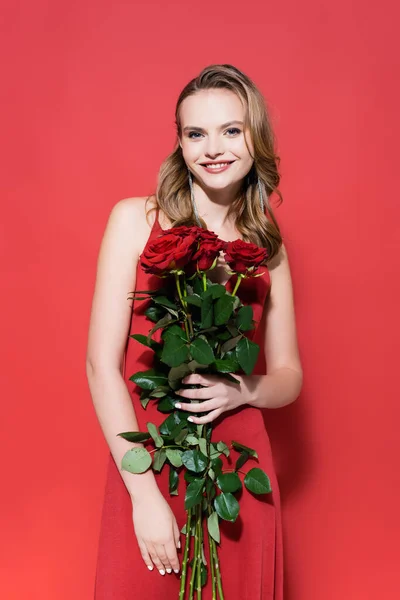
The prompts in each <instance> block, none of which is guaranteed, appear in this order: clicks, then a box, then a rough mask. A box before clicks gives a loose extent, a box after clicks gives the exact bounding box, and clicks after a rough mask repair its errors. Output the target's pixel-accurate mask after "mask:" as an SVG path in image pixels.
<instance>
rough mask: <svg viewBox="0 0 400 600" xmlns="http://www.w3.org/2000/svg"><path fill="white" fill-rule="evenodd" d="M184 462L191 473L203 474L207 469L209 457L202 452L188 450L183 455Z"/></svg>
mask: <svg viewBox="0 0 400 600" xmlns="http://www.w3.org/2000/svg"><path fill="white" fill-rule="evenodd" d="M182 462H183V464H184V465H185V467H186V468H187V469H189V471H193V472H194V473H202V472H203V471H204V470H205V468H206V467H207V463H208V460H207V457H206V456H204V454H203V453H202V452H200V450H186V451H185V452H184V453H183V454H182Z"/></svg>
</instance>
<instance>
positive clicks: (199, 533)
mask: <svg viewBox="0 0 400 600" xmlns="http://www.w3.org/2000/svg"><path fill="white" fill-rule="evenodd" d="M197 510H198V516H197V536H198V538H199V540H198V545H197V600H201V563H202V562H203V557H202V552H201V550H202V544H203V535H202V534H203V524H202V506H201V503H200V504H199V506H198V509H197Z"/></svg>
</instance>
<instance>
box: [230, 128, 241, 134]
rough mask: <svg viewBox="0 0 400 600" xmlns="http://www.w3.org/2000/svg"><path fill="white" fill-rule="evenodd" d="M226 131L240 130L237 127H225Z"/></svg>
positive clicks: (238, 131)
mask: <svg viewBox="0 0 400 600" xmlns="http://www.w3.org/2000/svg"><path fill="white" fill-rule="evenodd" d="M227 131H236V132H237V133H240V132H241V130H240V129H238V128H237V127H231V128H230V129H227Z"/></svg>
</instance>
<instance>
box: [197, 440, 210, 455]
mask: <svg viewBox="0 0 400 600" xmlns="http://www.w3.org/2000/svg"><path fill="white" fill-rule="evenodd" d="M199 449H200V452H202V453H203V454H204V456H208V448H207V440H206V439H204V438H203V437H201V438H199Z"/></svg>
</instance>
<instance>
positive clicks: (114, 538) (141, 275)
mask: <svg viewBox="0 0 400 600" xmlns="http://www.w3.org/2000/svg"><path fill="white" fill-rule="evenodd" d="M161 231H162V229H161V227H160V224H159V222H158V212H157V215H156V218H155V221H154V225H153V227H152V230H151V233H150V236H149V240H148V242H147V243H149V242H150V241H151V240H153V239H154V238H155V237H156V236H157V235H159V233H160V232H161ZM264 271H265V272H264V275H263V276H261V277H255V278H249V279H245V280H243V281H242V283H241V284H240V287H239V290H238V296H239V297H240V298H241V300H242V301H243V302H244V303H245V304H251V305H252V307H253V311H254V319H255V321H256V329H255V330H253V331H252V339H253V340H254V341H256V342H257V343H258V344H260V355H259V360H258V363H257V365H256V368H255V370H254V373H255V374H265V372H266V370H265V357H264V353H263V330H264V329H265V327H264V324H263V323H262V324H260V323H259V321H260V319H261V316H262V310H263V305H264V302H265V301H266V299H267V296H268V293H269V289H270V276H269V272H268V269H267V268H266V267H264ZM235 279H236V276H232V277H231V279H230V280H229V281H228V282H227V284H226V287H227V289H228V290H229V291H230V292H232V290H233V286H234V283H235ZM161 282H162V280H161V279H159V278H158V277H155V276H152V275H148V274H146V273H145V272H144V271H143V269H142V268H141V265H140V261H139V262H138V267H137V277H136V289H138V290H146V289H155V288H156V287H158V286H160V284H161ZM147 305H148V303H147V301H143V300H139V301H137V302H136V303H135V304H134V307H133V316H132V322H131V330H130V333H131V334H132V333H142V334H146V335H147V333H148V331H149V329H150V328H151V322H150V321H149V320H148V319H147V318H146V316H145V315H144V310H145V309H146V307H147ZM157 334H160V331H157V332H156V334H155V335H154V339H157V340H158V339H159V337H158V336H157ZM152 356H153V352H152V351H151V350H148V349H146V348H145V347H144V346H143V345H141V344H139V343H138V342H137V341H135V340H134V339H133V338H128V342H127V348H126V355H125V369H124V380H125V383H126V385H127V387H128V390H129V392H130V394H131V397H132V402H133V404H134V406H135V413H136V416H137V420H138V423H139V428H140V431H147V428H146V423H147V422H148V421H150V422H152V423H155V424H156V425H160V423H161V422H162V421H163V420H164V419H165V418H166V417H167V416H168V415H167V414H163V413H161V412H160V411H158V410H157V404H156V402H152V401H151V402H150V403H149V404H148V406H147V408H146V409H144V408H143V407H142V405H141V404H140V401H139V392H140V390H139V388H137V387H136V385H135V384H134V383H133V382H132V381H129V377H130V376H131V375H133V374H134V373H136V372H137V371H142V370H146V369H148V368H150V367H151V365H152ZM220 440H222V441H224V442H225V443H227V444H228V445H230V442H231V440H237V441H238V442H240V443H242V444H245V445H246V446H250V447H251V448H254V449H255V450H256V451H257V453H258V457H259V460H258V463H257V461H255V460H254V459H250V460H249V461H248V462H247V463H246V464H245V465H244V466H243V467H242V470H243V471H245V472H247V471H248V470H249V469H251V468H252V467H254V466H259V467H260V468H262V469H264V471H265V472H266V473H267V474H268V476H269V478H270V481H271V487H272V493H271V494H267V495H262V496H257V497H256V496H253V495H252V494H251V493H250V492H248V491H247V490H246V489H244V490H243V492H241V493H239V495H237V498H238V500H239V504H240V513H239V516H238V518H237V520H236V521H235V523H231V522H227V521H222V520H221V521H220V531H221V544H220V547H219V551H218V553H219V557H220V569H221V575H222V582H223V589H224V595H225V600H283V547H282V525H281V505H280V493H279V487H278V481H277V478H276V473H275V468H274V463H273V458H272V454H271V446H270V441H269V437H268V433H267V431H266V429H265V423H264V419H263V410H262V409H259V408H254V407H251V406H249V405H244V406H243V407H241V408H240V409H237V410H235V411H230V412H225V413H223V414H222V415H221V416H220V417H219V419H217V420H216V421H214V430H213V435H212V441H220ZM237 457H238V453H237V452H236V451H235V450H233V449H232V450H231V453H230V458H229V459H226V458H225V457H224V455H221V458H222V459H223V460H224V461H225V462H224V466H225V468H232V463H233V465H234V462H235V461H236V458H237ZM168 473H169V470H168V467H167V466H166V465H165V466H164V468H163V470H162V471H161V473H156V474H155V476H156V479H157V483H158V485H159V487H160V490H161V491H162V493H163V495H164V497H165V498H166V499H167V501H168V503H169V504H170V506H171V509H172V511H173V513H174V515H175V517H176V520H177V523H178V527H179V529H181V528H182V527H183V525H184V524H185V522H186V513H185V509H184V495H185V491H184V490H185V486H186V482H185V481H184V479H183V470H181V473H180V482H179V487H178V490H179V495H178V496H170V495H169V491H168ZM149 518H151V517H150V516H149ZM181 544H182V548H183V546H184V537H183V536H182V537H181ZM204 549H205V553H206V559H207V563H208V544H205V548H204ZM178 556H179V559H180V562H182V550H179V551H178ZM179 576H180V574H178V575H176V574H175V573H174V572H172V573H171V574H168V573H166V574H165V575H164V576H163V575H160V574H159V572H158V570H157V569H156V568H154V570H153V571H149V570H148V569H147V567H146V565H145V564H144V562H143V559H142V557H141V554H140V551H139V547H138V544H137V540H136V536H135V533H134V529H133V522H132V503H131V500H130V496H129V494H128V492H127V490H126V487H125V484H124V482H123V480H122V477H121V476H120V473H119V471H118V468H117V466H116V464H115V461H114V459H113V457H112V455H111V452H110V454H109V458H108V470H107V476H106V485H105V493H104V503H103V510H102V517H101V526H100V538H99V547H98V557H97V570H96V582H95V595H94V598H95V600H136V599H139V598H140V599H141V600H150V599H151V600H153V599H154V600H158V599H162V600H178V592H179V585H180V580H179ZM202 598H203V600H210V599H211V581H210V577H208V582H207V585H206V586H205V587H204V588H203V592H202Z"/></svg>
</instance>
